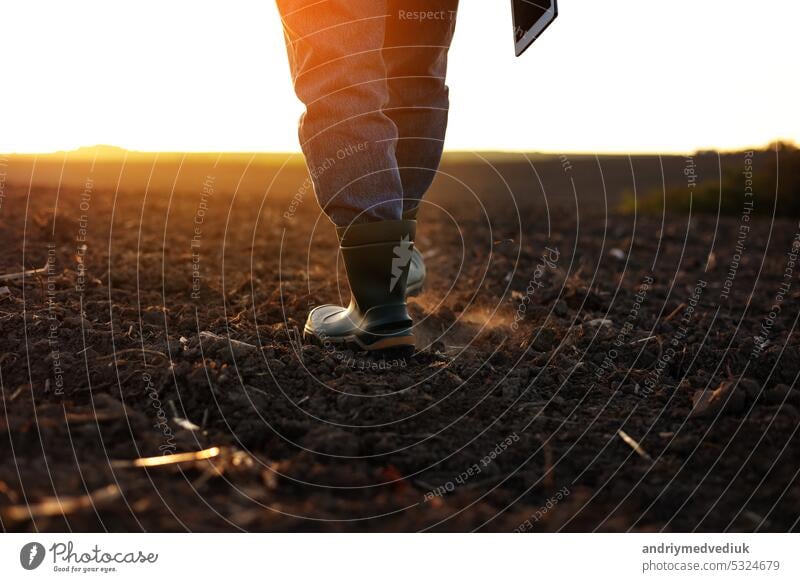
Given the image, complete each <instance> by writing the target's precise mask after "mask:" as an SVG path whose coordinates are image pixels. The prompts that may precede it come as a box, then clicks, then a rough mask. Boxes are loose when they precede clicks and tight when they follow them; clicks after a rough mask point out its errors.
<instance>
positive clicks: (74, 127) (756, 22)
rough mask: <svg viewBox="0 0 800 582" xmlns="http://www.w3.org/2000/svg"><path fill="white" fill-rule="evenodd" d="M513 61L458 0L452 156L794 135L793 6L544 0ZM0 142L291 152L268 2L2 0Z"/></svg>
mask: <svg viewBox="0 0 800 582" xmlns="http://www.w3.org/2000/svg"><path fill="white" fill-rule="evenodd" d="M559 8H560V13H561V14H560V16H559V18H558V19H557V20H556V22H555V23H554V24H553V25H552V26H551V28H550V29H549V30H547V31H546V32H545V33H544V35H543V36H542V37H541V38H540V39H539V40H538V41H537V42H536V43H535V44H534V46H533V47H532V48H531V49H530V50H529V51H528V52H527V53H526V54H525V55H523V56H522V57H521V58H519V59H517V58H515V57H514V56H513V48H512V42H511V10H510V6H509V2H508V0H461V14H460V16H459V21H458V26H457V30H456V39H455V41H454V43H453V48H452V51H451V60H450V63H451V65H450V81H449V84H450V87H451V100H452V111H451V123H450V128H449V133H448V140H447V147H448V148H449V149H457V150H532V151H553V152H576V151H584V152H642V151H664V152H688V151H692V150H695V149H700V148H723V149H731V148H737V147H743V146H751V145H763V144H766V143H767V142H769V141H771V140H773V139H775V138H788V139H792V140H794V141H797V142H800V113H798V104H800V74H798V60H797V59H798V56H800V46H799V45H800V40H798V39H799V38H800V35H798V34H797V26H798V22H800V2H797V1H796V0H758V1H752V0H670V1H669V2H656V1H655V0H651V1H644V0H604V1H598V0H561V1H560V3H559ZM0 23H2V28H1V29H0V55H2V57H3V58H2V61H0V152H6V153H10V152H44V151H55V150H59V149H73V148H77V147H79V146H85V145H94V144H98V143H102V144H109V145H118V146H122V147H126V148H129V149H138V150H176V151H294V150H297V149H298V148H297V142H296V140H297V132H296V120H297V117H298V115H299V114H300V111H301V106H300V104H299V103H298V102H297V100H296V98H295V97H294V94H293V92H292V89H291V85H290V81H289V73H288V68H287V65H286V56H285V52H284V47H283V38H282V34H281V29H280V23H279V20H278V16H277V10H276V8H275V3H274V1H273V0H225V1H224V2H223V1H220V0H135V1H134V0H128V1H125V0H115V1H114V2H109V1H108V0H70V1H69V2H65V1H64V0H2V2H0Z"/></svg>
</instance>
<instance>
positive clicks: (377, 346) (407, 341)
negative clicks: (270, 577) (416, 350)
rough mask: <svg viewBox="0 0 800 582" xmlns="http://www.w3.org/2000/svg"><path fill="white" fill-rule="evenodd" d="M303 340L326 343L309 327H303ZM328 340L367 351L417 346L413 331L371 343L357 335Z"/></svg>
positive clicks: (318, 343)
mask: <svg viewBox="0 0 800 582" xmlns="http://www.w3.org/2000/svg"><path fill="white" fill-rule="evenodd" d="M303 340H304V341H305V342H307V343H312V344H315V345H318V346H324V343H325V342H324V341H322V340H321V339H320V338H319V337H318V336H317V335H316V334H315V333H313V332H311V331H309V330H308V329H303ZM327 341H328V342H330V343H332V344H336V345H340V346H348V347H353V348H356V349H360V350H362V351H365V352H378V351H382V350H391V349H395V348H408V347H412V348H413V347H415V346H416V341H415V339H414V335H413V334H412V333H411V332H407V333H404V334H403V335H396V336H388V337H381V339H378V340H375V341H374V342H370V343H364V342H363V341H362V340H361V338H359V337H358V336H356V335H347V336H342V337H337V338H332V337H329V338H327Z"/></svg>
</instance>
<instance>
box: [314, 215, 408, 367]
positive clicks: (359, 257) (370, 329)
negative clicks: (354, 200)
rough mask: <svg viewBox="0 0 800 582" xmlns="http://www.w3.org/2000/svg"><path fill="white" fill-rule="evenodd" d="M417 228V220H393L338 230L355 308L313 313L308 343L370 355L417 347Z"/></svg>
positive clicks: (322, 309)
mask: <svg viewBox="0 0 800 582" xmlns="http://www.w3.org/2000/svg"><path fill="white" fill-rule="evenodd" d="M416 227H417V223H416V221H415V220H391V221H384V222H372V223H368V224H355V225H351V226H348V227H342V228H339V229H337V231H338V234H339V244H340V248H341V251H342V257H343V258H344V264H345V267H346V268H347V279H348V280H349V281H350V293H351V298H350V305H349V306H348V307H340V306H338V305H321V306H320V307H316V308H314V309H313V310H311V313H309V314H308V320H307V321H306V325H305V329H304V330H303V337H304V338H305V340H306V341H310V342H313V343H316V344H320V345H323V346H326V345H328V344H334V345H347V346H353V347H358V348H360V349H362V350H367V351H374V350H385V349H389V348H398V347H404V346H413V345H414V336H413V334H412V333H411V323H412V322H411V317H410V316H409V315H408V310H407V309H406V286H407V279H408V271H409V266H410V264H411V260H412V254H413V250H414V235H415V234H416Z"/></svg>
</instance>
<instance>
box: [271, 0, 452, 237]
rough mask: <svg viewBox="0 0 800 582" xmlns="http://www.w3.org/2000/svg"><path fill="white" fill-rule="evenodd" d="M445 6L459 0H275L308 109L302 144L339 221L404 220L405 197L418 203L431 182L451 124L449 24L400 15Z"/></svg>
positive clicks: (325, 202)
mask: <svg viewBox="0 0 800 582" xmlns="http://www.w3.org/2000/svg"><path fill="white" fill-rule="evenodd" d="M411 4H413V6H416V8H413V7H411V8H405V6H408V5H411ZM423 4H424V6H423ZM439 5H442V6H447V7H449V6H454V5H455V1H454V0H431V1H430V2H427V3H423V2H422V1H417V2H413V3H411V2H407V1H402V0H278V8H279V10H280V12H281V16H282V18H283V24H284V32H285V35H286V43H287V51H288V53H289V61H290V65H291V70H292V78H293V81H294V86H295V92H296V93H297V95H298V97H299V98H300V99H301V101H303V103H304V104H305V105H306V111H305V113H304V114H303V117H302V119H301V122H300V132H299V133H300V143H301V146H302V148H303V153H304V154H305V157H306V163H307V165H308V168H309V172H310V173H311V176H312V179H313V182H314V189H315V192H316V194H317V198H318V200H319V203H320V205H321V206H322V208H323V210H324V211H325V212H326V213H327V214H328V216H330V218H331V220H333V222H334V223H335V224H337V225H340V226H342V225H346V224H348V223H350V222H351V221H353V220H357V221H378V220H395V219H398V218H400V217H401V214H402V211H403V198H404V195H405V196H406V197H409V198H412V199H413V200H415V201H416V200H419V198H420V197H421V196H422V195H423V194H424V191H425V189H427V187H428V185H430V181H431V180H432V177H433V173H434V172H435V168H436V166H437V165H438V162H439V158H440V156H441V139H442V138H443V136H444V129H445V125H446V120H447V116H446V108H447V89H446V87H445V86H444V80H443V77H444V66H445V62H446V53H447V45H449V39H450V36H451V34H452V25H451V24H448V26H446V27H443V26H441V22H439V25H438V26H435V27H434V26H429V24H430V23H429V22H428V21H427V20H419V19H416V20H414V19H407V18H401V17H400V12H399V11H400V10H404V11H410V10H424V11H426V12H427V11H431V10H434V9H439ZM442 10H447V9H446V8H442ZM403 14H404V16H408V15H407V14H405V12H404V13H403ZM450 16H451V15H450V13H449V12H448V19H449V17H450ZM453 16H454V15H453ZM442 31H444V32H442ZM419 35H423V36H422V37H421V36H419ZM423 37H424V39H423ZM436 37H441V40H439V39H437V38H436ZM431 39H432V40H431ZM423 40H424V41H423ZM387 41H388V42H389V43H391V47H392V48H389V46H387ZM429 44H434V45H437V46H438V48H436V49H428V48H425V47H426V46H427V45H429ZM408 45H411V47H412V48H408ZM419 45H423V46H422V47H421V46H419ZM403 47H405V48H403ZM389 69H391V72H390V71H389ZM405 72H408V73H407V74H406V73H405ZM387 77H394V79H393V80H391V79H390V80H387ZM397 77H401V78H400V79H397ZM402 77H406V78H402ZM410 77H416V80H414V79H411V78H410ZM390 84H391V86H390ZM398 127H400V128H401V130H400V133H398ZM398 137H403V139H401V140H400V141H398ZM400 143H403V144H404V145H402V146H401V145H400ZM405 144H408V145H405ZM414 144H416V146H419V145H420V144H422V146H421V147H416V146H415V145H414ZM433 144H435V145H433ZM398 154H399V158H398ZM398 162H400V164H399V165H400V166H402V167H403V168H404V169H403V170H402V172H401V170H400V169H399V168H398ZM410 168H415V169H410ZM416 168H421V169H416ZM406 183H407V186H408V191H407V192H405V191H404V185H406ZM404 192H405V194H404ZM415 204H416V202H414V205H415Z"/></svg>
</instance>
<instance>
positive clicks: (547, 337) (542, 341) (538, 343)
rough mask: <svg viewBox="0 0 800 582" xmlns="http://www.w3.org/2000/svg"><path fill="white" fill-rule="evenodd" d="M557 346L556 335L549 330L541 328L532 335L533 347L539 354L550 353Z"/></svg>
mask: <svg viewBox="0 0 800 582" xmlns="http://www.w3.org/2000/svg"><path fill="white" fill-rule="evenodd" d="M555 344H556V333H555V332H554V331H553V330H552V329H549V328H546V327H540V328H538V329H536V330H534V332H533V334H532V335H531V347H533V349H534V350H536V351H537V352H549V351H550V350H552V349H553V347H554V346H555Z"/></svg>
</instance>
